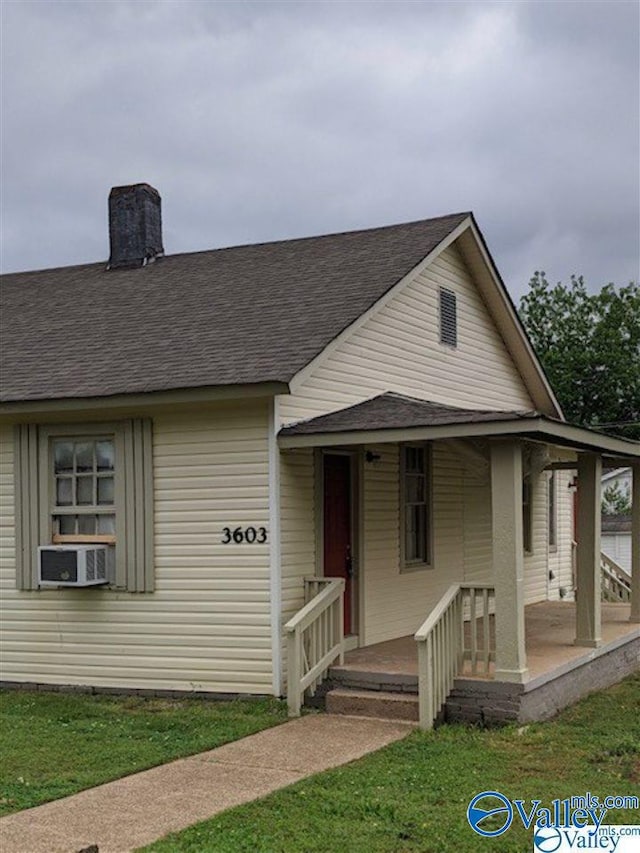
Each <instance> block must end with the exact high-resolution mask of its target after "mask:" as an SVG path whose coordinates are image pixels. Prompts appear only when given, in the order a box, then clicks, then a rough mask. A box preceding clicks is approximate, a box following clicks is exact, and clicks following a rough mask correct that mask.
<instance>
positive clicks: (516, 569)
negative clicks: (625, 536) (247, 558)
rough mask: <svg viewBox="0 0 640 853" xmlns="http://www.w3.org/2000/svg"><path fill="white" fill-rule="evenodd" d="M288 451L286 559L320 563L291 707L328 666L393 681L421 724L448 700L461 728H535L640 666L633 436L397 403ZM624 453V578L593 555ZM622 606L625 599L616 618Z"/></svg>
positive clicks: (316, 431)
mask: <svg viewBox="0 0 640 853" xmlns="http://www.w3.org/2000/svg"><path fill="white" fill-rule="evenodd" d="M279 442H280V446H281V448H282V450H283V451H284V453H283V462H282V469H281V471H282V472H283V473H282V477H283V482H285V483H286V494H287V498H288V500H289V501H290V503H289V504H288V505H287V507H286V510H287V511H288V513H289V514H288V515H287V514H286V512H285V514H284V515H283V519H286V523H287V531H288V532H289V531H291V541H292V542H295V543H296V549H295V550H294V549H293V547H292V549H291V558H290V562H288V563H287V567H288V566H291V567H292V569H293V570H292V575H293V576H296V577H300V575H299V574H298V572H300V569H299V568H298V567H301V566H302V565H303V564H302V563H301V562H300V558H299V555H300V553H301V547H300V545H299V543H300V542H302V541H304V542H308V543H310V545H311V547H309V551H308V552H307V553H310V554H312V555H313V556H312V560H313V561H314V562H315V575H314V576H313V577H312V578H310V577H306V578H304V577H300V579H299V580H298V581H297V583H299V586H298V590H299V592H302V589H303V583H302V581H304V599H303V600H304V602H305V606H304V607H302V609H300V610H299V611H298V612H297V613H296V614H295V615H294V616H292V618H290V619H289V620H288V621H286V623H285V626H284V627H285V635H286V638H287V677H288V685H289V686H288V701H289V707H290V712H291V714H292V715H295V714H297V713H299V711H300V706H301V704H302V702H303V701H304V700H305V698H307V697H309V696H314V694H316V693H317V692H318V690H319V688H320V686H321V684H322V682H323V681H324V680H325V678H326V677H327V673H328V671H329V669H330V668H331V673H330V677H332V678H333V679H334V680H335V679H336V678H337V679H338V680H339V679H341V678H342V680H343V683H344V680H345V678H346V677H347V674H348V673H349V672H350V673H351V676H350V678H351V682H352V683H354V681H355V684H356V686H357V684H358V681H357V679H354V677H353V673H354V672H356V673H358V672H359V673H360V674H365V673H366V672H367V668H368V671H369V673H374V674H375V673H376V672H381V673H382V674H383V675H385V676H389V675H390V674H391V675H395V678H396V679H397V684H398V685H399V694H398V695H400V696H402V694H403V693H404V695H407V694H410V693H411V692H413V693H414V695H415V693H417V695H418V697H419V708H418V709H417V712H418V713H417V715H418V717H419V720H420V724H421V725H422V726H423V727H425V728H428V727H430V726H432V725H433V724H434V722H435V721H436V720H437V719H438V718H441V717H442V714H443V709H445V707H446V712H445V715H448V716H450V717H451V716H452V715H454V716H456V717H457V718H458V717H459V718H461V719H473V720H484V721H489V720H494V719H495V720H497V719H498V718H499V719H502V720H507V719H535V718H542V717H544V716H546V715H549V714H550V713H555V711H556V710H558V709H559V708H560V707H563V706H564V705H567V704H569V703H570V702H572V701H575V699H577V698H579V696H580V695H583V694H584V693H587V692H589V690H590V689H594V688H595V687H597V686H604V684H605V683H612V682H613V681H616V680H619V679H620V678H622V677H623V676H624V675H625V674H626V673H627V672H630V671H632V670H633V669H636V668H637V667H638V666H639V665H640V651H639V650H640V630H639V629H638V625H639V624H640V445H638V443H635V442H628V441H625V440H623V439H618V438H613V437H611V436H606V435H600V434H598V433H594V432H592V431H590V430H587V429H584V428H578V427H573V426H570V425H568V424H565V423H561V422H558V421H553V420H550V419H546V418H544V417H542V416H540V415H538V414H537V413H527V412H490V411H487V412H479V411H476V410H462V409H454V408H453V407H447V406H442V405H439V404H433V403H428V402H426V401H421V400H415V399H410V398H402V397H399V396H398V395H394V394H383V395H381V396H380V397H378V398H374V399H372V400H369V401H365V402H364V403H361V404H358V405H356V406H353V407H351V408H349V409H345V410H341V411H339V412H335V413H332V414H329V415H326V416H321V417H318V418H316V419H313V420H311V421H307V422H304V423H300V424H297V425H294V426H292V427H288V428H285V429H283V430H282V431H281V433H280V435H279ZM296 454H299V455H297V456H296ZM623 461H624V462H625V464H629V465H631V466H632V469H633V496H634V499H633V505H634V510H633V522H632V527H633V531H634V533H633V535H634V548H633V571H632V575H631V576H629V575H626V574H625V573H623V572H621V571H618V568H617V567H615V570H614V568H612V567H611V566H605V568H604V569H603V564H602V556H601V548H600V502H601V500H600V499H601V495H600V482H601V473H602V469H603V467H606V466H619V465H620V464H621V463H622V462H623ZM300 472H305V474H306V478H305V479H301V477H300ZM336 472H339V473H340V475H341V476H340V477H338V476H337V474H336ZM569 472H571V480H572V482H569V478H567V479H565V480H562V479H561V478H562V477H566V475H567V474H568V473H569ZM554 478H557V479H558V480H561V482H562V483H563V486H564V488H563V489H562V491H557V492H556V486H555V485H554ZM576 484H577V494H578V496H579V499H578V500H577V503H576V504H575V505H574V506H572V505H571V504H570V503H569V501H568V500H567V498H568V497H572V495H570V493H569V488H571V489H575V488H576ZM289 495H291V496H295V501H294V500H292V498H290V497H289ZM301 512H302V513H305V516H304V517H305V524H306V525H307V528H306V529H307V531H309V532H310V534H311V535H308V537H307V539H304V537H302V536H299V534H298V532H297V528H296V527H295V521H296V519H297V518H299V517H300V514H301ZM296 514H297V515H296ZM568 518H571V523H570V522H569V521H568V520H567V519H568ZM559 524H562V525H564V526H563V527H562V531H561V532H562V537H561V539H558V535H557V534H558V530H557V527H558V525H559ZM294 532H295V533H296V538H295V539H294V538H293V534H294ZM574 539H575V540H577V542H575V541H573V540H574ZM287 556H288V555H287ZM309 562H311V561H309ZM309 562H308V563H307V566H308V565H309ZM312 564H313V563H312ZM605 569H606V571H605ZM300 574H301V572H300ZM305 574H306V573H305ZM309 574H310V573H309ZM559 576H560V580H558V577H559ZM603 578H605V579H606V583H604V584H603ZM292 579H293V578H292ZM614 593H615V594H614ZM298 594H299V593H298ZM574 595H575V601H574V602H571V603H570V602H569V600H568V599H571V598H573V597H574ZM616 596H618V597H619V598H620V599H621V600H622V601H623V602H624V604H623V606H622V607H619V606H618V605H613V608H612V607H611V606H610V604H609V603H608V602H609V601H611V600H612V598H615V597H616ZM556 597H557V598H559V599H561V600H553V599H555V598H556ZM603 597H604V599H605V601H604V602H603V601H602V598H603ZM562 599H564V600H562ZM627 602H628V603H627ZM416 628H417V630H416ZM343 632H344V634H343ZM410 632H415V634H414V635H413V638H409V637H408V636H407V635H409V633H410ZM344 635H352V636H350V637H349V643H352V642H355V643H357V644H358V646H359V648H357V649H356V650H354V651H348V649H350V648H351V646H350V645H345V642H344ZM353 635H355V636H353ZM403 650H405V651H406V653H404V652H403ZM345 655H346V658H345ZM338 658H339V659H340V660H339V665H338V666H336V661H337V659H338ZM384 659H388V660H387V664H386V665H385V666H384V668H382V661H383V660H384ZM367 662H368V663H367ZM398 667H399V669H398ZM608 679H610V680H608ZM385 680H386V683H387V684H388V685H392V684H394V682H393V681H390V680H389V678H386V679H385ZM367 681H368V682H369V686H365V684H364V683H363V685H362V689H365V690H368V689H370V683H371V681H372V679H371V678H368V679H367V677H366V675H365V677H364V682H365V683H366V682H367ZM377 689H378V691H379V692H384V691H383V688H381V687H379V688H377ZM393 689H394V690H395V688H393ZM398 695H396V696H395V699H392V698H389V699H388V701H389V702H392V701H396V700H397V698H398ZM334 698H335V697H334ZM352 698H353V697H352ZM365 698H366V697H365ZM536 703H537V704H536ZM414 710H415V709H414ZM412 713H413V711H412ZM383 715H384V714H383Z"/></svg>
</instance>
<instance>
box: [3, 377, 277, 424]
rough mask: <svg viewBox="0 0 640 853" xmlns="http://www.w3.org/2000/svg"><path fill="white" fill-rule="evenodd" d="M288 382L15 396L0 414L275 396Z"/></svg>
mask: <svg viewBox="0 0 640 853" xmlns="http://www.w3.org/2000/svg"><path fill="white" fill-rule="evenodd" d="M288 392H289V384H288V383H287V382H280V381H272V382H255V383H246V384H236V385H208V386H204V387H196V388H176V389H170V390H165V391H148V392H144V393H133V394H113V395H110V396H104V397H64V398H51V399H42V400H15V401H6V402H2V403H0V417H3V418H4V417H7V418H16V417H18V416H24V417H27V418H34V417H40V416H42V415H45V416H46V415H51V414H59V413H60V414H61V413H67V414H73V413H78V412H82V413H85V412H88V411H92V412H93V411H105V412H107V411H113V410H118V409H121V410H131V409H138V408H140V409H143V408H146V407H156V406H179V405H188V404H190V403H195V404H204V403H213V402H219V401H220V402H221V401H224V400H237V399H249V398H256V397H275V396H276V395H278V394H287V393H288Z"/></svg>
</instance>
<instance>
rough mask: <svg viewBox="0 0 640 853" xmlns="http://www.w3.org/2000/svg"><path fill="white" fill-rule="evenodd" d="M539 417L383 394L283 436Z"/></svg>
mask: <svg viewBox="0 0 640 853" xmlns="http://www.w3.org/2000/svg"><path fill="white" fill-rule="evenodd" d="M538 416H539V413H538V412H535V411H511V412H505V411H502V410H495V409H491V410H489V409H462V408H460V407H458V406H445V405H443V404H442V403H433V402H431V401H430V400H418V399H417V398H415V397H407V396H405V395H404V394H396V393H395V392H393V391H387V392H386V393H385V394H379V395H378V396H377V397H372V398H371V399H370V400H365V401H364V402H362V403H356V404H355V405H354V406H349V407H348V408H346V409H339V410H338V411H337V412H330V413H329V414H328V415H319V416H318V417H316V418H311V419H309V420H307V421H300V422H299V423H296V424H292V425H291V426H287V427H283V429H281V430H280V433H279V435H280V436H283V437H284V436H289V435H319V434H327V433H334V432H339V433H342V432H361V431H366V430H384V429H410V428H412V427H429V426H447V425H450V424H478V423H493V422H495V421H510V420H517V419H519V418H527V419H528V418H533V417H538Z"/></svg>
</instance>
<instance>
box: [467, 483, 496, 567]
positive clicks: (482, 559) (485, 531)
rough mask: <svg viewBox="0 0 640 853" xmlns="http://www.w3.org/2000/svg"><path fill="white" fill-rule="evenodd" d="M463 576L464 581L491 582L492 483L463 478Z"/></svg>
mask: <svg viewBox="0 0 640 853" xmlns="http://www.w3.org/2000/svg"><path fill="white" fill-rule="evenodd" d="M463 499H464V530H463V541H464V579H465V581H466V582H467V583H478V584H483V583H492V581H493V540H492V536H493V532H492V519H491V483H490V481H489V477H488V475H487V477H485V478H483V480H481V481H474V480H472V479H471V478H466V479H465V484H464V496H463Z"/></svg>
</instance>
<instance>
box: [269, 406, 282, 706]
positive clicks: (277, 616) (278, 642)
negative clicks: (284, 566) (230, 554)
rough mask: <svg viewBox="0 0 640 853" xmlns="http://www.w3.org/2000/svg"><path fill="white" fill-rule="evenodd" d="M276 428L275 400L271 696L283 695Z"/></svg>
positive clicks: (271, 433) (271, 419)
mask: <svg viewBox="0 0 640 853" xmlns="http://www.w3.org/2000/svg"><path fill="white" fill-rule="evenodd" d="M279 428H280V418H279V405H278V397H272V398H271V402H270V405H269V433H268V458H269V478H268V479H269V601H270V605H271V662H272V673H273V682H272V683H273V695H274V696H282V695H283V683H282V636H281V634H282V631H281V628H280V621H281V610H282V583H281V574H282V571H281V549H280V449H279V448H278V437H277V436H278V430H279Z"/></svg>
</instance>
